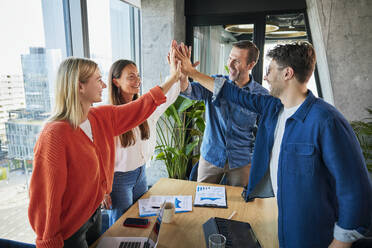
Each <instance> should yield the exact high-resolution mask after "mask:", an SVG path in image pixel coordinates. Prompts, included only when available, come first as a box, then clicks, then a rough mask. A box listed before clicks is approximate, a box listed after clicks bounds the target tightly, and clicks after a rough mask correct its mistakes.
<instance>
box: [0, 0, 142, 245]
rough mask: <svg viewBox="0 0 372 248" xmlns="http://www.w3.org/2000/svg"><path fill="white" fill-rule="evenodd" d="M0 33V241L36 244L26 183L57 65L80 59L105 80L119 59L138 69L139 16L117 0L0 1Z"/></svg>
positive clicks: (50, 102) (50, 104) (49, 106)
mask: <svg viewBox="0 0 372 248" xmlns="http://www.w3.org/2000/svg"><path fill="white" fill-rule="evenodd" d="M84 3H86V5H84ZM0 30H1V31H2V33H3V34H4V35H3V36H2V39H1V40H0V54H1V57H0V92H1V94H0V168H6V171H7V178H6V179H5V180H0V198H1V199H2V201H1V203H0V209H1V214H0V234H1V238H6V239H12V240H17V241H22V242H27V243H34V242H35V234H34V232H33V231H32V229H31V227H30V225H29V222H28V217H27V208H28V193H27V191H28V183H29V178H30V176H31V175H30V173H31V171H32V165H31V164H32V159H33V148H34V145H35V142H36V139H37V135H38V133H39V132H40V130H41V127H42V124H43V122H44V121H45V119H46V118H48V117H49V115H50V112H51V110H52V109H53V102H54V80H55V76H56V72H57V69H58V66H59V64H60V63H61V61H62V60H63V59H65V58H66V57H68V56H76V57H83V56H85V57H90V58H92V59H93V60H95V61H96V62H97V63H98V64H99V66H100V67H101V68H102V73H103V75H104V76H107V73H108V69H109V67H110V65H111V63H112V62H113V61H114V60H116V59H118V58H125V59H131V60H134V61H135V62H136V63H137V65H138V67H139V68H141V66H140V64H141V60H140V58H141V56H140V43H139V40H140V10H139V9H138V8H135V7H132V6H131V5H128V4H127V3H125V2H123V1H120V0H86V1H85V0H84V1H82V0H81V1H79V0H73V1H72V0H70V1H68V0H17V1H14V0H2V1H1V2H0ZM20 230H22V231H20Z"/></svg>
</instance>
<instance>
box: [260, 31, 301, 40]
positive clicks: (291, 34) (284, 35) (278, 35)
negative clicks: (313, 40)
mask: <svg viewBox="0 0 372 248" xmlns="http://www.w3.org/2000/svg"><path fill="white" fill-rule="evenodd" d="M306 35H307V34H306V31H296V30H293V31H290V30H287V31H276V32H272V33H268V34H266V37H267V38H292V37H304V36H306Z"/></svg>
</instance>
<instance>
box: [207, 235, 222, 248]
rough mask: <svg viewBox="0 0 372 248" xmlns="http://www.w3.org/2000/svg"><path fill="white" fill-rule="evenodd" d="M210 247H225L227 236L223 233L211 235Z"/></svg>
mask: <svg viewBox="0 0 372 248" xmlns="http://www.w3.org/2000/svg"><path fill="white" fill-rule="evenodd" d="M208 239H209V248H225V244H226V238H225V236H223V235H222V234H211V235H209V238H208Z"/></svg>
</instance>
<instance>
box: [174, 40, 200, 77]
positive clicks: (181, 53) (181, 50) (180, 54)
mask: <svg viewBox="0 0 372 248" xmlns="http://www.w3.org/2000/svg"><path fill="white" fill-rule="evenodd" d="M175 57H176V58H177V59H178V60H180V61H181V71H182V73H183V74H186V75H187V76H189V75H190V73H191V72H192V71H193V70H195V68H194V66H193V64H192V63H191V60H190V57H191V47H190V49H188V48H187V47H186V46H185V44H183V43H181V44H180V45H179V46H178V47H177V49H175Z"/></svg>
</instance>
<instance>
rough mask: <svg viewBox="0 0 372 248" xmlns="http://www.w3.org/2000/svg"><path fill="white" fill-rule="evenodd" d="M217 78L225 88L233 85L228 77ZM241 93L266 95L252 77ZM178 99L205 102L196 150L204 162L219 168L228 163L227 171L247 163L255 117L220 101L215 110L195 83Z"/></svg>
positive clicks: (246, 111)
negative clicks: (204, 126) (203, 121)
mask: <svg viewBox="0 0 372 248" xmlns="http://www.w3.org/2000/svg"><path fill="white" fill-rule="evenodd" d="M218 76H219V77H223V78H224V79H226V80H227V81H226V82H227V83H229V84H235V83H234V82H232V81H230V80H228V76H221V75H218ZM242 89H243V90H244V91H249V92H252V93H255V94H268V91H267V90H266V89H265V88H263V87H262V86H261V85H260V84H259V83H257V82H256V81H254V79H253V77H252V75H250V81H249V82H248V83H247V84H246V86H244V87H243V88H242ZM181 95H182V96H185V97H187V98H190V99H192V100H203V101H204V102H205V108H206V110H205V120H206V123H207V125H206V128H205V131H204V136H203V142H202V145H201V149H200V150H201V155H202V156H203V158H204V159H205V160H207V161H208V162H209V163H211V164H213V165H215V166H217V167H220V168H223V167H224V165H225V163H226V161H228V163H229V167H230V168H231V169H232V168H239V167H242V166H245V165H247V164H249V163H251V157H252V153H253V149H254V141H255V137H254V134H253V130H254V126H255V124H256V119H257V114H256V113H253V112H251V111H249V110H247V109H246V108H242V107H240V106H239V105H237V104H235V103H232V102H230V101H226V100H225V99H221V103H220V104H219V106H218V107H217V106H216V105H215V104H214V103H212V96H213V94H212V92H210V91H209V90H207V89H206V88H204V87H203V86H201V85H200V84H199V83H197V82H193V83H191V84H189V87H188V88H187V89H186V90H185V91H184V92H181Z"/></svg>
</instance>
